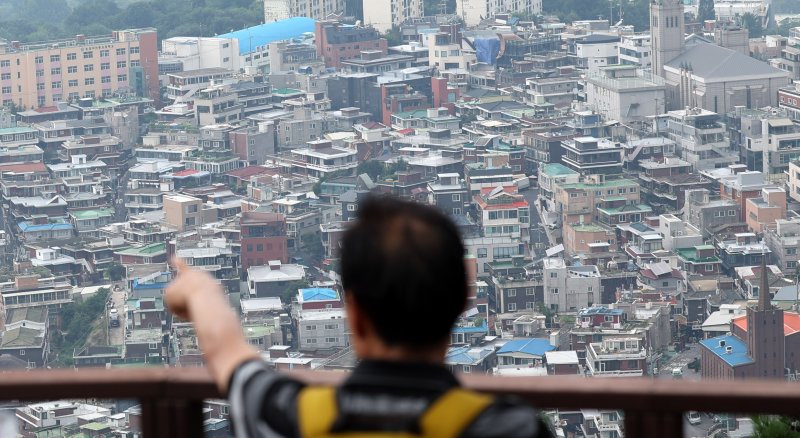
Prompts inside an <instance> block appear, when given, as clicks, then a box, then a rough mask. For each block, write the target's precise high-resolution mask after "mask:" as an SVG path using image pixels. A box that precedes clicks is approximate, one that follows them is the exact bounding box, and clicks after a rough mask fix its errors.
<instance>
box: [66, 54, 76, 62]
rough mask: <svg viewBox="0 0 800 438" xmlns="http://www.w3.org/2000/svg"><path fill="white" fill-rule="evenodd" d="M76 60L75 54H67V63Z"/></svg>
mask: <svg viewBox="0 0 800 438" xmlns="http://www.w3.org/2000/svg"><path fill="white" fill-rule="evenodd" d="M76 59H78V54H77V53H67V61H74V60H76Z"/></svg>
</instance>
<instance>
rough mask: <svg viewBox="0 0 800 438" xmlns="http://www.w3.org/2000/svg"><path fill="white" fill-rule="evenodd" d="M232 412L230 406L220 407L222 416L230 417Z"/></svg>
mask: <svg viewBox="0 0 800 438" xmlns="http://www.w3.org/2000/svg"><path fill="white" fill-rule="evenodd" d="M230 412H231V407H230V406H228V405H222V406H220V407H219V413H220V414H222V415H228V414H230Z"/></svg>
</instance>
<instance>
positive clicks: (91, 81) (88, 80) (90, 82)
mask: <svg viewBox="0 0 800 438" xmlns="http://www.w3.org/2000/svg"><path fill="white" fill-rule="evenodd" d="M83 84H84V85H94V78H86V79H84V80H83Z"/></svg>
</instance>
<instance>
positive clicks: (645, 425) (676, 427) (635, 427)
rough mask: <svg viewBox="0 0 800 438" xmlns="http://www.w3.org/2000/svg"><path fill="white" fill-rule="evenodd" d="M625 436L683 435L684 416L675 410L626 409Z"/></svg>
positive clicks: (660, 437) (666, 437)
mask: <svg viewBox="0 0 800 438" xmlns="http://www.w3.org/2000/svg"><path fill="white" fill-rule="evenodd" d="M625 436H626V437H630V438H639V437H649V438H675V437H682V436H683V416H682V415H681V414H680V413H675V412H657V411H647V412H645V411H625Z"/></svg>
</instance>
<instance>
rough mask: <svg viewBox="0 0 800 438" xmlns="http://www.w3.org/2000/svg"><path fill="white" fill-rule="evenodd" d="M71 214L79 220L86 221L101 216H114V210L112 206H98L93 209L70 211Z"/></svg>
mask: <svg viewBox="0 0 800 438" xmlns="http://www.w3.org/2000/svg"><path fill="white" fill-rule="evenodd" d="M69 214H70V215H72V217H74V218H75V219H77V220H79V221H86V220H92V219H99V218H101V217H111V216H114V210H112V209H110V208H96V209H93V210H76V211H70V212H69Z"/></svg>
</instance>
